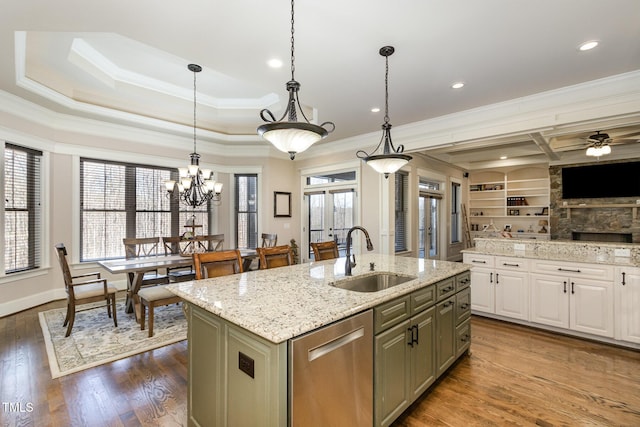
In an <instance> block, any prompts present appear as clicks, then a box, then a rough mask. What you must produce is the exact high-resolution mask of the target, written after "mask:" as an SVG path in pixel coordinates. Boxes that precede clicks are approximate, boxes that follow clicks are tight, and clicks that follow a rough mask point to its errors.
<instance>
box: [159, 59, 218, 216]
mask: <svg viewBox="0 0 640 427" xmlns="http://www.w3.org/2000/svg"><path fill="white" fill-rule="evenodd" d="M187 68H188V69H189V71H192V72H193V153H191V154H190V155H189V156H190V157H191V163H190V164H189V166H187V167H184V168H178V172H179V175H180V179H179V181H178V182H177V184H176V182H175V181H173V180H167V181H165V182H164V184H165V187H166V189H167V194H168V195H169V196H171V195H172V194H174V193H175V191H174V190H175V189H176V187H177V189H178V198H179V199H180V201H181V202H182V203H184V204H185V205H187V206H190V207H193V208H196V207H198V206H202V205H203V204H205V203H207V202H209V201H212V202H214V203H215V204H220V201H221V199H222V195H221V193H222V183H221V182H216V181H215V180H214V179H211V174H212V171H211V169H200V154H198V152H197V151H196V105H197V102H196V92H197V91H196V74H197V73H199V72H200V71H202V67H201V66H199V65H198V64H189V65H188V66H187Z"/></svg>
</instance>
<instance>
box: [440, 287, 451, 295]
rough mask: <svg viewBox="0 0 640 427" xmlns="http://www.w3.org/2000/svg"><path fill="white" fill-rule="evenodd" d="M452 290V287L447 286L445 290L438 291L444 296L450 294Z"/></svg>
mask: <svg viewBox="0 0 640 427" xmlns="http://www.w3.org/2000/svg"><path fill="white" fill-rule="evenodd" d="M452 290H453V286H447V287H446V288H442V289H440V292H442V293H443V294H446V293H447V292H451V291H452Z"/></svg>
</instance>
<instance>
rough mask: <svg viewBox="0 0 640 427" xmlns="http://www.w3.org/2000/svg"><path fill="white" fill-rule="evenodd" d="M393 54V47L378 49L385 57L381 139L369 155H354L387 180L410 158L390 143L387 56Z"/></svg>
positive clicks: (361, 153) (361, 151)
mask: <svg viewBox="0 0 640 427" xmlns="http://www.w3.org/2000/svg"><path fill="white" fill-rule="evenodd" d="M393 52H395V49H394V48H393V46H384V47H382V48H380V55H382V56H384V57H385V63H386V69H385V75H384V123H383V124H382V139H380V142H379V143H378V146H377V147H376V148H375V150H373V152H372V153H371V154H368V153H367V152H366V151H363V150H358V152H357V153H356V156H357V157H358V158H360V159H362V160H364V161H365V162H366V163H367V164H368V165H369V166H371V167H372V168H373V169H375V170H376V171H377V172H378V173H383V174H384V177H385V178H389V174H390V173H394V172H396V171H397V170H398V169H400V168H401V167H402V166H404V165H406V164H407V163H408V162H409V160H411V156H408V155H406V154H402V153H403V151H404V146H403V145H399V146H398V148H395V147H394V146H393V142H392V141H391V123H389V56H391V55H392V54H393ZM383 143H384V145H383ZM380 147H382V151H381V152H379V151H378V149H380Z"/></svg>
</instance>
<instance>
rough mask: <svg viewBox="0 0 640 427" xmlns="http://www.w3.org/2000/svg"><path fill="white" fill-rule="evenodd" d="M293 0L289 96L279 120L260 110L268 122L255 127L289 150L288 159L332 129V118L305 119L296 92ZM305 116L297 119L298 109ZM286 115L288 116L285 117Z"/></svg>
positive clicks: (282, 148)
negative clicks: (318, 121)
mask: <svg viewBox="0 0 640 427" xmlns="http://www.w3.org/2000/svg"><path fill="white" fill-rule="evenodd" d="M293 6H294V0H291V80H290V81H288V82H287V92H289V100H288V102H287V108H286V110H285V111H284V114H283V115H282V117H281V118H280V120H276V118H275V116H274V115H273V113H272V112H271V111H269V110H268V109H266V108H265V109H263V110H262V111H260V118H261V119H262V120H263V121H265V122H267V124H264V125H262V126H259V127H258V135H260V136H261V137H262V138H264V139H266V140H267V141H269V142H270V143H271V144H273V146H274V147H276V148H277V149H278V150H280V151H282V152H285V153H289V158H290V159H291V160H293V159H295V157H296V154H297V153H300V152H302V151H305V150H306V149H307V148H309V147H311V146H312V145H313V144H315V143H316V142H318V141H320V140H321V139H323V138H326V137H327V135H329V134H330V133H331V132H333V131H334V130H335V125H334V124H333V123H332V122H324V123H322V124H321V125H316V124H313V123H311V122H310V121H309V119H307V116H305V114H304V110H303V109H302V106H301V105H300V99H299V98H298V92H299V90H300V83H298V82H297V81H296V79H295V78H294V72H295V63H294V59H295V55H294V53H295V44H294V41H295V40H294V9H293ZM298 109H299V110H300V115H302V118H304V120H305V121H304V122H301V121H298V113H297V110H298ZM285 117H286V118H287V120H285Z"/></svg>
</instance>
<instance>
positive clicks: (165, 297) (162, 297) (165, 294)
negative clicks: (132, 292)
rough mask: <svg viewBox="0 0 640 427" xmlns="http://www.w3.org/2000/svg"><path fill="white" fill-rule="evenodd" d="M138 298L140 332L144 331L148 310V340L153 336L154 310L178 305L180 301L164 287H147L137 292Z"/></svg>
mask: <svg viewBox="0 0 640 427" xmlns="http://www.w3.org/2000/svg"><path fill="white" fill-rule="evenodd" d="M138 298H140V330H141V331H144V326H145V325H144V322H145V317H146V311H147V309H148V310H149V322H148V323H149V338H151V337H152V336H153V323H154V320H155V309H156V307H161V306H164V305H169V304H178V303H179V302H180V301H182V298H180V297H179V296H178V295H176V294H174V293H173V292H171V291H170V290H168V289H167V287H166V286H163V285H161V286H147V287H146V288H143V289H140V291H139V292H138Z"/></svg>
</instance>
